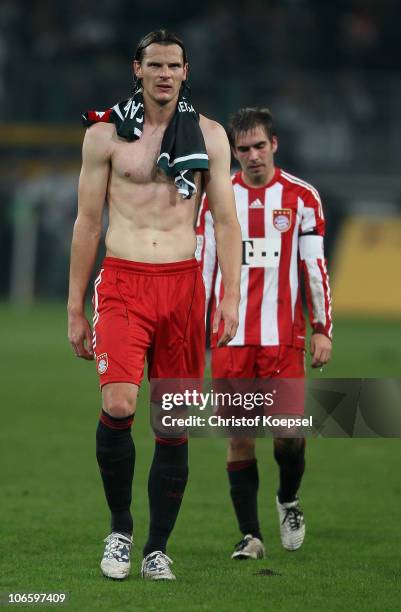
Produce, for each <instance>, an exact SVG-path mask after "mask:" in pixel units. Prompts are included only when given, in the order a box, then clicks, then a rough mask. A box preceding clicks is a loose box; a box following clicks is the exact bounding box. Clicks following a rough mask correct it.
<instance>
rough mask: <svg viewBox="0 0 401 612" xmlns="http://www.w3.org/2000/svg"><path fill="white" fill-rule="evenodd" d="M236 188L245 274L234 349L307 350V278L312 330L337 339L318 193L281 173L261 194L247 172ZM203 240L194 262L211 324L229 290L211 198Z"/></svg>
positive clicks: (203, 218) (202, 221) (202, 223)
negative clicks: (282, 347)
mask: <svg viewBox="0 0 401 612" xmlns="http://www.w3.org/2000/svg"><path fill="white" fill-rule="evenodd" d="M232 182H233V188H234V194H235V203H236V207H237V215H238V220H239V223H240V225H241V230H242V270H241V301H240V307H239V326H238V331H237V334H236V336H235V338H234V339H233V340H232V341H231V342H230V346H244V345H261V346H277V345H287V346H296V347H302V348H303V347H304V346H305V320H304V316H303V311H302V301H301V293H300V277H301V273H303V276H304V282H305V289H306V297H307V304H308V310H309V317H310V322H311V326H312V328H313V330H314V331H315V332H320V333H323V334H325V335H327V336H328V337H329V338H331V333H332V320H331V296H330V287H329V277H328V274H327V268H326V261H325V258H324V250H323V236H324V230H325V221H324V216H323V209H322V203H321V201H320V197H319V194H318V192H317V190H316V189H315V188H314V187H312V186H311V185H309V184H308V183H306V182H305V181H302V180H301V179H299V178H297V177H295V176H292V175H291V174H288V172H285V171H284V170H281V169H279V168H275V173H274V176H273V178H272V180H271V181H270V182H269V183H268V184H267V185H265V186H263V187H260V188H255V187H250V186H248V185H246V184H245V183H244V181H243V180H242V177H241V172H238V173H237V174H235V175H234V176H233V179H232ZM197 240H198V248H197V255H196V256H197V258H198V259H199V260H200V261H201V262H202V271H203V278H204V281H205V287H206V297H207V300H208V301H209V300H210V299H212V312H211V316H212V317H213V314H214V311H215V309H216V306H217V305H218V303H219V301H220V300H221V299H222V296H223V294H224V288H223V283H222V277H221V271H220V268H219V266H218V262H217V254H216V242H215V237H214V228H213V218H212V215H211V212H210V210H209V208H208V201H207V198H206V197H204V199H203V201H202V205H201V209H200V211H199V216H198V223H197ZM214 340H215V337H214ZM212 346H214V344H213V336H212Z"/></svg>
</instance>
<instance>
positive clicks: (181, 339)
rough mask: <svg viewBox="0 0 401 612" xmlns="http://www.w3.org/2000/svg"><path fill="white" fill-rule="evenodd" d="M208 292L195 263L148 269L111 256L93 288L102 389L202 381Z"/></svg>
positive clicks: (137, 263)
mask: <svg viewBox="0 0 401 612" xmlns="http://www.w3.org/2000/svg"><path fill="white" fill-rule="evenodd" d="M204 305H205V289H204V284H203V279H202V273H201V271H200V268H199V264H198V262H197V261H196V259H188V260H185V261H180V262H175V263H162V264H148V263H141V262H134V261H127V260H124V259H118V258H116V257H106V258H105V260H104V262H103V266H102V269H101V271H100V273H99V275H98V277H97V279H96V281H95V287H94V297H93V306H94V317H93V346H94V351H95V356H96V365H97V370H98V373H99V377H100V386H101V387H103V385H106V384H108V383H112V382H128V383H134V384H136V385H140V383H141V380H142V378H143V372H144V364H145V358H147V361H148V378H202V377H203V372H204V360H205V322H204V321H205V313H204Z"/></svg>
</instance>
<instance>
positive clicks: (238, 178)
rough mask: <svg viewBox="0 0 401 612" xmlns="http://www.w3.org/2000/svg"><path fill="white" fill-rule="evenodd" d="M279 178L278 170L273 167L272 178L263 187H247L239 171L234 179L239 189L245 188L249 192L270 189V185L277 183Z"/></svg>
mask: <svg viewBox="0 0 401 612" xmlns="http://www.w3.org/2000/svg"><path fill="white" fill-rule="evenodd" d="M279 177H280V168H277V167H275V168H274V174H273V177H272V178H271V180H270V181H269V182H268V183H266V184H265V185H259V186H258V187H254V186H252V185H247V183H245V181H244V180H243V178H242V171H241V170H239V171H238V172H237V174H236V175H235V178H236V181H235V182H236V183H238V184H239V185H241V187H245V189H249V190H252V189H267V188H268V187H271V186H272V185H274V183H276V182H277V181H278V179H279Z"/></svg>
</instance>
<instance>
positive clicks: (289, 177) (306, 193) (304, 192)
mask: <svg viewBox="0 0 401 612" xmlns="http://www.w3.org/2000/svg"><path fill="white" fill-rule="evenodd" d="M279 172H280V174H279V177H280V179H279V180H280V181H281V182H282V183H284V184H285V185H286V187H287V188H289V189H292V190H294V191H295V192H296V193H297V194H298V195H299V196H300V197H305V198H311V197H313V198H314V199H315V200H317V201H318V202H320V195H319V192H318V190H317V189H316V187H314V186H313V185H312V184H311V183H308V182H307V181H305V180H304V179H301V178H299V177H298V176H295V175H294V174H291V173H290V172H287V171H286V170H283V169H282V168H280V170H279Z"/></svg>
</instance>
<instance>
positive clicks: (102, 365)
mask: <svg viewBox="0 0 401 612" xmlns="http://www.w3.org/2000/svg"><path fill="white" fill-rule="evenodd" d="M96 361H97V371H98V372H99V374H104V373H105V372H106V370H107V368H108V367H109V360H108V358H107V353H102V354H101V355H98V356H97V357H96Z"/></svg>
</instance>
